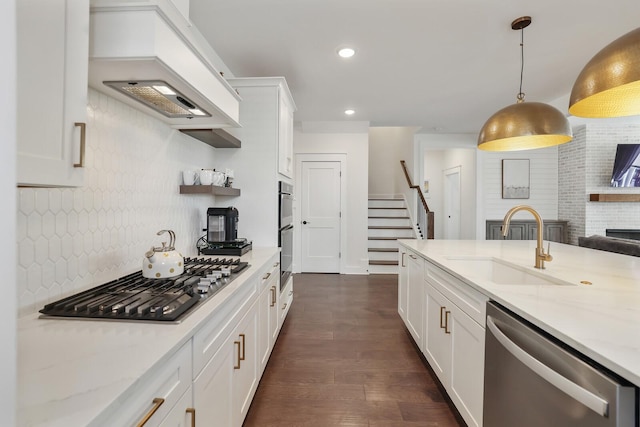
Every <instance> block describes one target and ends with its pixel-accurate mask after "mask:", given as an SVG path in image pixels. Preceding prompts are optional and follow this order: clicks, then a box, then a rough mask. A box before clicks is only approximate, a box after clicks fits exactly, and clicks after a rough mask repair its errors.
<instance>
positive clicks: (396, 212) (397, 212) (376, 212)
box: [368, 209, 409, 217]
mask: <svg viewBox="0 0 640 427" xmlns="http://www.w3.org/2000/svg"><path fill="white" fill-rule="evenodd" d="M368 212H369V213H368V215H369V216H407V217H408V216H409V214H408V213H407V210H406V209H369V211H368Z"/></svg>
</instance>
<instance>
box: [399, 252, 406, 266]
mask: <svg viewBox="0 0 640 427" xmlns="http://www.w3.org/2000/svg"><path fill="white" fill-rule="evenodd" d="M406 254H407V253H406V252H402V257H401V258H400V267H406V265H404V256H405V255H406Z"/></svg>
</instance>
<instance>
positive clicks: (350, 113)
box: [344, 109, 356, 116]
mask: <svg viewBox="0 0 640 427" xmlns="http://www.w3.org/2000/svg"><path fill="white" fill-rule="evenodd" d="M344 113H345V114H346V115H347V116H352V115H354V114H355V113H356V110H351V109H349V110H344Z"/></svg>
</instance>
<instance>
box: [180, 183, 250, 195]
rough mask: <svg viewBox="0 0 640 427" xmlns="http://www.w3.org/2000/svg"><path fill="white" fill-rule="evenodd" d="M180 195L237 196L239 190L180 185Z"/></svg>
mask: <svg viewBox="0 0 640 427" xmlns="http://www.w3.org/2000/svg"><path fill="white" fill-rule="evenodd" d="M180 194H213V195H215V196H239V195H240V189H239V188H233V187H219V186H217V185H181V186H180Z"/></svg>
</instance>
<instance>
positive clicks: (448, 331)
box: [444, 310, 451, 334]
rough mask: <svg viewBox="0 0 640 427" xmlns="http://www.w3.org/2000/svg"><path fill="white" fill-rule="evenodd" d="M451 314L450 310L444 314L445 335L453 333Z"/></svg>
mask: <svg viewBox="0 0 640 427" xmlns="http://www.w3.org/2000/svg"><path fill="white" fill-rule="evenodd" d="M450 314H451V312H450V311H449V310H447V311H445V312H444V333H445V334H450V333H451V331H450V330H449V315H450Z"/></svg>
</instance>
